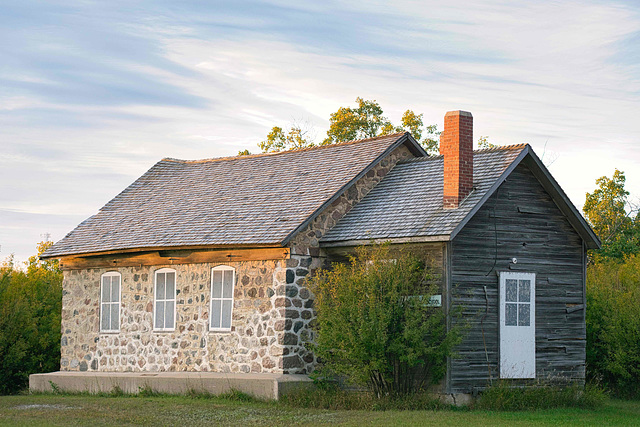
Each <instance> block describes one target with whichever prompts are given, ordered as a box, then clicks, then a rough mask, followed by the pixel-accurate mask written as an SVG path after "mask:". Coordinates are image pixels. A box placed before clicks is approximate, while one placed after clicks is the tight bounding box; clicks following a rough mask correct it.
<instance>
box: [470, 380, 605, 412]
mask: <svg viewBox="0 0 640 427" xmlns="http://www.w3.org/2000/svg"><path fill="white" fill-rule="evenodd" d="M606 400H607V396H606V394H605V392H604V391H603V390H602V388H600V387H597V386H594V385H590V384H587V386H586V387H584V388H582V387H580V386H578V385H571V386H567V387H550V386H549V387H547V386H535V387H520V388H518V387H513V386H512V385H510V384H509V383H508V382H498V383H496V384H495V385H493V386H491V387H489V388H488V389H486V390H485V391H483V392H482V394H481V395H480V397H479V398H478V399H477V400H476V402H475V403H474V404H473V408H474V409H485V410H493V411H526V410H536V409H551V408H589V409H591V408H597V407H600V406H602V405H604V403H605V402H606Z"/></svg>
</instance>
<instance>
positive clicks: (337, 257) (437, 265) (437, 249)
mask: <svg viewBox="0 0 640 427" xmlns="http://www.w3.org/2000/svg"><path fill="white" fill-rule="evenodd" d="M325 250H326V253H327V260H328V262H329V263H334V262H349V256H350V255H351V256H352V255H354V254H355V252H356V248H355V247H351V246H346V247H334V248H326V249H325ZM389 250H390V255H391V256H394V253H398V252H399V251H403V252H410V253H412V254H414V255H416V256H418V257H420V258H422V259H424V260H425V262H426V264H427V265H428V266H429V267H430V269H429V270H430V274H431V277H432V282H433V283H435V284H437V285H438V286H439V287H440V289H441V290H442V292H443V294H444V274H445V258H444V257H445V243H444V242H425V243H400V244H392V245H391V246H390V248H389ZM443 297H444V295H443Z"/></svg>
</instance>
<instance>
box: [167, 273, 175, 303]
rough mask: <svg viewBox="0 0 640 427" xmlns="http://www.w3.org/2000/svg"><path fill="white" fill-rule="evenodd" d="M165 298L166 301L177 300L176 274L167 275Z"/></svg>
mask: <svg viewBox="0 0 640 427" xmlns="http://www.w3.org/2000/svg"><path fill="white" fill-rule="evenodd" d="M165 298H166V299H175V298H176V273H167V281H166V287H165Z"/></svg>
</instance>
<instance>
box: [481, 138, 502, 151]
mask: <svg viewBox="0 0 640 427" xmlns="http://www.w3.org/2000/svg"><path fill="white" fill-rule="evenodd" d="M496 147H498V146H497V145H496V144H493V143H491V142H489V137H488V136H480V138H478V149H479V150H483V149H487V148H496Z"/></svg>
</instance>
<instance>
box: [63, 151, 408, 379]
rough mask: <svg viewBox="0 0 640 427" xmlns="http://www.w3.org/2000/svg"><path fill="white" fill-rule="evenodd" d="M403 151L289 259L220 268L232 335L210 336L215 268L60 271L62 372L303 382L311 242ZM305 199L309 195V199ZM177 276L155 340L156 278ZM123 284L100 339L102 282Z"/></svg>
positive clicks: (314, 227) (323, 217)
mask: <svg viewBox="0 0 640 427" xmlns="http://www.w3.org/2000/svg"><path fill="white" fill-rule="evenodd" d="M411 156H412V155H411V153H410V152H409V150H408V149H407V148H405V147H404V146H402V147H399V148H398V149H396V150H395V151H394V152H392V153H391V154H390V155H389V156H387V157H386V158H385V159H382V161H381V162H380V163H379V164H378V165H376V166H375V167H374V168H373V169H371V170H370V171H369V172H368V173H367V174H366V175H365V176H363V177H362V178H360V179H359V180H358V181H357V182H356V183H355V184H354V185H353V186H352V187H351V188H349V189H348V190H347V191H346V192H345V193H344V194H342V195H341V196H340V197H338V198H337V199H336V200H335V201H334V202H333V203H332V204H331V205H330V206H329V207H328V208H327V209H325V211H324V212H322V213H321V214H320V215H319V216H318V217H317V218H315V219H314V220H313V221H312V222H311V223H310V224H309V225H308V226H307V227H306V228H305V229H303V230H302V231H300V232H299V233H298V234H297V236H296V237H295V238H294V240H293V241H292V242H291V243H290V248H291V256H290V259H286V260H277V261H246V262H229V263H224V265H228V266H231V267H234V268H235V269H236V283H235V286H234V308H233V316H232V330H231V331H230V332H210V331H209V327H208V322H209V310H210V295H211V294H210V293H211V269H212V268H213V267H215V266H217V265H221V264H222V263H200V264H181V265H158V266H152V267H149V266H147V267H120V268H114V269H99V268H94V269H85V270H68V271H65V277H64V282H63V310H62V340H61V361H60V364H61V370H77V371H116V372H122V371H211V372H234V373H235V372H245V373H249V372H254V373H259V372H262V373H288V374H306V373H310V372H311V371H312V370H313V368H314V365H315V362H316V361H315V357H314V355H313V353H311V352H310V351H309V350H308V349H307V347H306V346H305V344H306V343H308V342H312V341H313V338H314V337H313V332H312V326H313V322H314V319H315V312H314V309H313V295H312V294H311V292H310V290H309V289H308V288H307V287H306V282H305V280H306V278H307V277H308V276H309V275H311V274H313V272H314V271H315V270H316V269H318V268H321V267H325V266H327V265H328V263H329V260H328V259H327V257H326V254H324V253H323V252H322V251H321V249H320V245H319V239H320V238H321V237H322V236H323V235H324V234H325V233H326V232H327V231H328V230H329V229H331V228H332V227H333V226H334V225H335V224H336V223H337V222H338V221H339V220H340V218H342V217H343V216H344V215H345V214H346V213H347V212H348V211H349V210H350V209H351V208H352V207H353V206H354V205H355V204H356V203H357V202H358V201H359V200H361V199H362V198H363V197H364V196H365V195H366V194H367V193H368V192H369V191H370V190H371V189H372V188H373V187H374V186H375V185H376V184H377V183H378V182H379V181H380V180H382V178H384V176H385V175H386V174H387V173H388V172H389V170H391V168H392V167H393V166H394V165H395V164H396V163H397V162H398V161H400V160H402V159H405V158H408V157H411ZM311 191H312V189H311ZM163 267H169V268H173V269H175V270H176V288H177V292H178V294H177V300H176V307H177V316H176V329H175V331H172V332H156V331H154V330H153V290H154V289H153V288H154V272H155V271H156V270H158V269H160V268H163ZM107 271H117V272H119V273H120V274H121V308H120V332H118V333H101V332H100V300H99V297H100V295H99V292H100V278H101V275H102V274H104V273H106V272H107Z"/></svg>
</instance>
